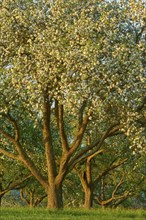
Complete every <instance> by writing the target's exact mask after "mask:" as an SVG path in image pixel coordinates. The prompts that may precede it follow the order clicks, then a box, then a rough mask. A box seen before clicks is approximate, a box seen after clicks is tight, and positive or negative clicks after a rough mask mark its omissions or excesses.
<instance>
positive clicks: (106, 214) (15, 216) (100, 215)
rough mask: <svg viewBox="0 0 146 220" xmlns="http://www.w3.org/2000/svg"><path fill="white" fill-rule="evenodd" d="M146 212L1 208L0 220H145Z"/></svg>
mask: <svg viewBox="0 0 146 220" xmlns="http://www.w3.org/2000/svg"><path fill="white" fill-rule="evenodd" d="M145 219H146V211H144V210H126V209H116V210H113V209H92V210H83V209H65V210H59V211H57V210H47V209H42V208H36V209H28V208H1V209H0V220H145Z"/></svg>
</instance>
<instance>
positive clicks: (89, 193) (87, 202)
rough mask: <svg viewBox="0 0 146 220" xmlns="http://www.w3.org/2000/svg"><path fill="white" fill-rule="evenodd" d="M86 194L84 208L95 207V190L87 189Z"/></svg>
mask: <svg viewBox="0 0 146 220" xmlns="http://www.w3.org/2000/svg"><path fill="white" fill-rule="evenodd" d="M84 193H85V198H84V207H85V208H87V209H90V208H92V207H93V190H92V188H91V187H86V189H84Z"/></svg>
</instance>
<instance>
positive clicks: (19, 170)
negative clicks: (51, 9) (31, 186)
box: [0, 156, 32, 206]
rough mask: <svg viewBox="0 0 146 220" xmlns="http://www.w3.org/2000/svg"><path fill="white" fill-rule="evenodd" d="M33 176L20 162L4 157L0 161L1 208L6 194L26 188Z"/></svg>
mask: <svg viewBox="0 0 146 220" xmlns="http://www.w3.org/2000/svg"><path fill="white" fill-rule="evenodd" d="M31 176H32V175H31V174H30V173H29V172H28V171H27V170H26V169H25V168H24V167H23V166H22V165H20V164H19V163H18V162H16V161H13V160H12V159H9V158H6V157H5V156H3V157H2V158H1V159H0V206H1V205H2V198H3V197H4V196H5V194H6V193H8V192H10V191H11V190H16V189H21V188H23V187H25V186H26V185H27V183H28V180H29V179H30V177H31Z"/></svg>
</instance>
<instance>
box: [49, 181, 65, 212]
mask: <svg viewBox="0 0 146 220" xmlns="http://www.w3.org/2000/svg"><path fill="white" fill-rule="evenodd" d="M47 194H48V204H47V208H48V209H61V208H63V199H62V186H60V187H56V186H54V185H53V186H50V187H49V189H48V191H47Z"/></svg>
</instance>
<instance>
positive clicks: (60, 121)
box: [57, 105, 69, 152]
mask: <svg viewBox="0 0 146 220" xmlns="http://www.w3.org/2000/svg"><path fill="white" fill-rule="evenodd" d="M57 108H58V128H59V134H60V138H61V142H62V149H63V152H68V150H69V146H68V141H67V136H66V133H65V130H64V123H63V114H64V111H63V105H59V106H58V107H57Z"/></svg>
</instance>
